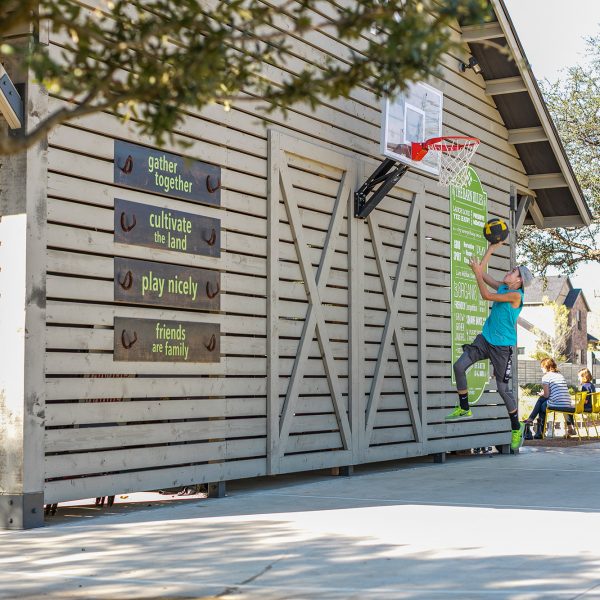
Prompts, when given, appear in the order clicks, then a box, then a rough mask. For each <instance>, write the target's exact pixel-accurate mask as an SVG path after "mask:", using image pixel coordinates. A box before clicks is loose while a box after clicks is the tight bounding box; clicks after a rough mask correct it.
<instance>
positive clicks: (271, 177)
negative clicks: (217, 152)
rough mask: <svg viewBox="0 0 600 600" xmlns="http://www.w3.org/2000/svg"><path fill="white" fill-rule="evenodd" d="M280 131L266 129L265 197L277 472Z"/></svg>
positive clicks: (270, 428) (270, 422) (272, 461)
mask: <svg viewBox="0 0 600 600" xmlns="http://www.w3.org/2000/svg"><path fill="white" fill-rule="evenodd" d="M280 161H281V151H280V134H279V133H278V132H277V131H273V130H270V131H269V163H268V166H267V169H268V181H269V184H268V186H269V187H268V200H267V204H268V206H267V214H268V221H267V232H268V236H267V245H268V255H267V473H268V474H269V475H275V474H277V473H279V472H280V469H281V467H280V458H281V456H280V452H281V451H280V445H279V439H280V436H279V422H280V421H279V420H280V417H279V410H280V408H279V407H280V402H279V312H278V308H279V294H278V289H279V198H280V196H281V192H280V181H279V169H280Z"/></svg>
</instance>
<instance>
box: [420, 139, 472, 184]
mask: <svg viewBox="0 0 600 600" xmlns="http://www.w3.org/2000/svg"><path fill="white" fill-rule="evenodd" d="M478 146H479V140H478V139H477V138H474V137H467V136H464V135H446V136H443V137H435V138H431V139H429V140H427V141H425V142H423V143H418V142H413V144H412V159H413V160H416V161H420V160H423V158H424V157H425V155H426V154H427V153H428V152H433V153H434V154H435V155H436V157H437V161H438V166H439V171H440V175H439V181H440V185H444V186H446V187H448V186H450V185H457V186H465V185H468V183H469V182H468V173H469V169H468V167H469V164H470V162H471V159H472V158H473V155H474V154H475V152H476V151H477V147H478Z"/></svg>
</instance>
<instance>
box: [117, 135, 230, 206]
mask: <svg viewBox="0 0 600 600" xmlns="http://www.w3.org/2000/svg"><path fill="white" fill-rule="evenodd" d="M114 179H115V183H119V184H121V185H124V186H126V187H129V188H133V189H136V190H146V191H149V192H153V193H156V194H161V195H165V196H169V197H170V198H179V199H181V200H191V201H194V202H203V203H205V204H214V205H217V206H218V205H220V203H221V191H220V188H221V169H220V168H219V167H216V166H214V165H209V164H206V163H203V162H200V161H199V160H194V159H191V158H187V157H184V156H179V155H178V154H171V153H170V152H163V151H162V150H156V149H155V148H148V147H146V146H138V145H137V144H131V143H129V142H122V141H120V140H115V162H114Z"/></svg>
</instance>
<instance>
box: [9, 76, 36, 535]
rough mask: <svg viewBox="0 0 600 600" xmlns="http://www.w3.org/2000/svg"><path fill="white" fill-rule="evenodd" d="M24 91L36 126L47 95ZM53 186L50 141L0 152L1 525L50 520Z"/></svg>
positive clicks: (32, 124) (31, 124)
mask: <svg viewBox="0 0 600 600" xmlns="http://www.w3.org/2000/svg"><path fill="white" fill-rule="evenodd" d="M7 71H8V73H9V75H10V76H11V78H12V79H13V81H15V83H18V82H23V81H26V77H22V78H19V77H18V75H17V74H15V72H14V70H11V69H10V67H9V65H7ZM22 90H23V91H22V93H23V97H24V104H25V120H26V125H25V127H27V128H28V129H32V128H33V127H35V125H36V124H37V122H38V120H39V119H40V118H42V117H44V116H45V115H46V114H47V94H46V92H45V91H42V89H41V88H40V87H39V86H38V85H34V84H31V83H30V84H29V85H27V86H26V87H25V88H22ZM0 127H6V125H5V124H4V122H3V120H1V119H0ZM46 189H47V142H46V141H44V142H43V143H40V144H36V145H35V146H34V147H33V148H31V149H30V150H28V151H27V152H24V153H22V154H20V155H18V156H11V157H0V343H1V345H2V351H1V356H2V359H1V360H0V528H9V529H27V528H31V527H39V526H41V525H43V522H44V510H43V507H44V421H45V414H44V411H45V379H44V353H45V347H46V335H45V328H46Z"/></svg>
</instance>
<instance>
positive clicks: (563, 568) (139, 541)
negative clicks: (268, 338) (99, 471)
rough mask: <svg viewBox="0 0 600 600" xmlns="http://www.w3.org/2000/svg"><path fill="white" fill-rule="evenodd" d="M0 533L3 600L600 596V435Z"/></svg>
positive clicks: (70, 513)
mask: <svg viewBox="0 0 600 600" xmlns="http://www.w3.org/2000/svg"><path fill="white" fill-rule="evenodd" d="M229 493H230V495H229V496H228V497H227V498H224V499H219V500H217V499H215V500H206V499H191V500H187V501H182V502H181V503H179V504H177V505H176V506H172V505H171V506H166V507H165V506H163V507H158V508H147V507H145V505H142V506H141V507H140V506H138V507H137V508H136V509H135V510H132V509H131V508H128V507H126V506H123V505H122V506H117V505H115V507H113V509H109V512H108V513H103V514H101V516H98V515H100V513H99V512H98V511H95V510H91V509H86V510H83V509H78V510H75V509H69V510H62V511H61V513H62V514H61V515H59V516H57V517H55V518H54V519H53V520H51V521H50V522H49V524H48V526H47V527H45V528H43V529H38V530H32V531H25V532H6V531H4V532H0V598H2V599H5V598H10V599H14V598H36V599H37V598H40V597H42V595H45V596H49V597H52V598H61V599H63V598H65V599H66V598H85V599H91V598H99V599H104V598H110V599H117V598H118V599H121V598H127V599H128V600H131V599H136V598H161V599H166V598H194V599H198V598H204V597H215V596H216V597H220V598H227V599H228V600H234V599H238V598H249V599H253V600H254V599H258V598H260V599H261V600H275V599H278V600H281V599H284V598H285V599H305V598H306V599H312V598H326V599H329V598H332V599H342V598H343V599H349V598H352V599H359V598H360V599H361V600H364V599H376V598H382V599H405V598H411V599H413V598H414V599H419V600H425V599H427V600H429V599H433V600H437V599H440V600H441V599H444V600H445V599H448V598H452V599H454V598H456V599H460V600H467V599H474V600H475V599H476V600H481V599H494V600H496V599H498V600H499V599H504V598H510V599H518V600H529V599H533V598H559V599H572V600H575V599H576V598H577V599H583V600H591V599H592V598H595V599H600V446H598V445H594V446H582V447H578V448H569V449H547V448H544V449H541V448H531V449H527V448H525V449H524V451H522V453H521V454H520V455H519V456H502V455H492V456H491V457H490V456H476V455H474V456H465V457H460V456H451V457H449V458H448V461H447V462H446V463H445V464H443V465H434V464H432V463H431V461H425V460H415V461H404V462H400V463H396V464H395V465H394V466H393V467H390V466H389V465H388V466H387V467H385V468H383V467H382V468H379V469H375V468H370V469H361V470H360V472H359V473H358V474H356V475H355V476H353V477H351V478H343V477H323V476H320V477H319V476H314V475H313V476H311V477H309V478H307V477H305V476H298V477H294V478H289V479H280V478H278V479H276V480H263V481H262V482H261V483H260V484H259V485H257V483H256V482H254V483H243V484H241V483H239V484H237V486H235V487H231V488H230V490H229Z"/></svg>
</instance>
